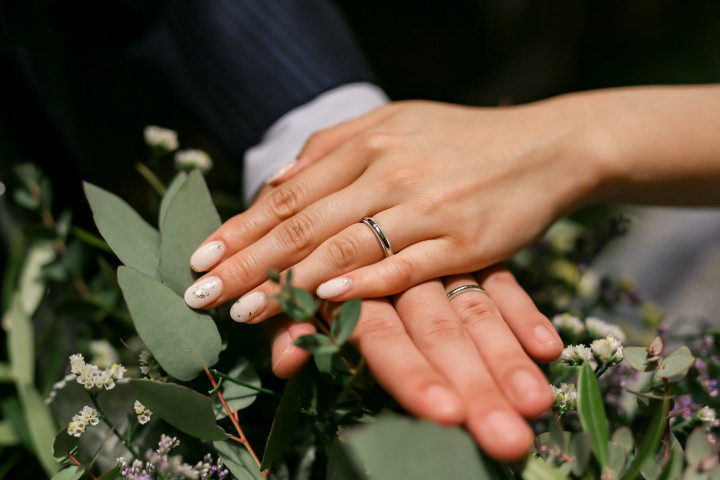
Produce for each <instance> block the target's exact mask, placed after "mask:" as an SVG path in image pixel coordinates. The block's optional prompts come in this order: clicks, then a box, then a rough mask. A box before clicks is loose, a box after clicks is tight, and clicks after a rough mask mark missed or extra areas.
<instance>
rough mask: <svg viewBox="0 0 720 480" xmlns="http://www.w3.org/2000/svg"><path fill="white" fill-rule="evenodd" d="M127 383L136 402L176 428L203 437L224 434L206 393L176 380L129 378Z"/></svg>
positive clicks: (205, 438) (221, 436)
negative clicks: (167, 381)
mask: <svg viewBox="0 0 720 480" xmlns="http://www.w3.org/2000/svg"><path fill="white" fill-rule="evenodd" d="M131 385H132V388H133V391H134V392H135V394H136V395H137V397H138V400H140V403H142V404H143V405H145V406H146V407H147V408H149V409H150V411H151V412H152V413H153V414H154V415H157V416H158V417H160V418H162V419H163V420H165V421H166V422H168V423H169V424H170V425H172V426H173V427H175V428H177V429H178V430H181V431H183V432H185V433H187V434H189V435H192V436H194V437H197V438H202V439H204V440H224V439H226V438H227V435H226V434H225V432H224V431H223V429H222V428H220V427H219V426H218V425H217V424H216V423H215V413H214V412H213V409H212V401H211V400H210V397H206V396H204V395H200V394H199V393H198V392H196V391H195V390H192V389H191V388H187V387H183V386H182V385H178V384H176V383H161V382H156V381H153V380H144V379H133V380H131Z"/></svg>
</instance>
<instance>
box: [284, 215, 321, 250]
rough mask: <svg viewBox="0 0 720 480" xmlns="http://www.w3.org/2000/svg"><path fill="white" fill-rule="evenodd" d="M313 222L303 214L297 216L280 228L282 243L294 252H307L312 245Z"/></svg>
mask: <svg viewBox="0 0 720 480" xmlns="http://www.w3.org/2000/svg"><path fill="white" fill-rule="evenodd" d="M312 231H313V222H312V221H311V220H310V219H309V218H308V217H307V216H306V215H303V214H299V215H295V216H294V217H292V218H289V219H288V220H286V221H285V222H284V223H283V224H282V225H281V226H280V232H279V235H280V242H281V243H282V244H283V246H286V247H289V248H291V249H293V250H296V251H300V252H305V251H307V250H308V249H309V248H310V247H311V244H312Z"/></svg>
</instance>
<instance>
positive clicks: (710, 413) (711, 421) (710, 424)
mask: <svg viewBox="0 0 720 480" xmlns="http://www.w3.org/2000/svg"><path fill="white" fill-rule="evenodd" d="M695 418H697V419H698V420H700V422H701V423H702V426H703V428H704V429H705V430H708V431H709V430H712V429H713V428H715V427H717V426H720V420H718V418H717V413H716V412H715V410H713V409H712V408H710V407H708V406H705V407H703V408H701V409H700V410H698V411H697V412H695Z"/></svg>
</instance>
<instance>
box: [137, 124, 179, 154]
mask: <svg viewBox="0 0 720 480" xmlns="http://www.w3.org/2000/svg"><path fill="white" fill-rule="evenodd" d="M143 134H144V137H145V143H146V144H147V145H148V146H149V147H151V148H156V149H158V150H162V151H163V152H172V151H173V150H176V149H177V148H178V146H179V143H178V138H177V132H175V131H174V130H170V129H168V128H162V127H158V126H157V125H148V126H147V127H145V130H144V131H143Z"/></svg>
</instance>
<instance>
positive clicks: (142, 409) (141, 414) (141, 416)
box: [133, 400, 152, 425]
mask: <svg viewBox="0 0 720 480" xmlns="http://www.w3.org/2000/svg"><path fill="white" fill-rule="evenodd" d="M133 408H134V409H135V415H137V419H138V423H140V424H141V425H145V424H146V423H147V422H149V421H150V417H151V416H152V412H151V411H150V409H149V408H147V407H146V406H145V405H143V404H142V403H140V401H139V400H135V405H134V406H133Z"/></svg>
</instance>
